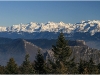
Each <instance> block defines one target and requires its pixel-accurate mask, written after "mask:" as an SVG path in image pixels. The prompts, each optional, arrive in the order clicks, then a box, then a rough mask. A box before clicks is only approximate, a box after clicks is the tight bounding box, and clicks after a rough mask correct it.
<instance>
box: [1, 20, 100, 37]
mask: <svg viewBox="0 0 100 75" xmlns="http://www.w3.org/2000/svg"><path fill="white" fill-rule="evenodd" d="M9 31H11V32H20V31H23V32H29V33H32V32H45V31H48V32H60V31H63V32H64V33H75V32H89V33H91V35H94V34H95V33H96V32H100V20H92V21H90V20H87V21H81V22H80V23H76V24H70V23H69V24H66V23H63V22H59V23H55V22H47V23H34V22H30V23H28V24H22V23H21V24H18V25H13V26H11V27H0V32H9Z"/></svg>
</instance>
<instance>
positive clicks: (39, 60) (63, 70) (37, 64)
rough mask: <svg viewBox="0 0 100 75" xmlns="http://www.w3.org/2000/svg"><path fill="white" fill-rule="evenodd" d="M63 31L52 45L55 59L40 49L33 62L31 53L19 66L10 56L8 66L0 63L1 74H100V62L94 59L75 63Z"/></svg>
mask: <svg viewBox="0 0 100 75" xmlns="http://www.w3.org/2000/svg"><path fill="white" fill-rule="evenodd" d="M66 41H67V40H66V39H65V37H64V35H63V33H62V32H61V33H60V35H59V36H58V39H57V42H56V45H55V46H54V45H53V46H52V51H53V53H54V59H55V60H54V61H52V60H51V59H48V60H47V61H46V60H45V59H44V56H43V54H42V53H41V51H40V50H38V53H37V55H36V59H35V60H34V62H33V63H31V62H30V60H29V54H27V55H26V56H25V59H24V61H23V63H22V64H21V65H20V66H18V65H17V64H16V62H15V60H14V58H10V59H9V61H8V62H7V65H6V66H1V65H0V74H100V64H97V65H95V63H94V62H93V59H92V58H90V60H89V61H88V62H87V61H84V60H82V59H80V62H79V63H75V62H74V59H75V57H73V58H72V59H70V56H71V54H72V50H71V49H70V47H69V46H68V42H66Z"/></svg>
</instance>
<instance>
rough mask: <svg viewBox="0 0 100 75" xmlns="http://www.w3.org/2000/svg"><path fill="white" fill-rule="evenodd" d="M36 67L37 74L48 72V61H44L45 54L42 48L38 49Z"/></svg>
mask: <svg viewBox="0 0 100 75" xmlns="http://www.w3.org/2000/svg"><path fill="white" fill-rule="evenodd" d="M34 63H35V64H34V69H35V73H37V74H46V73H47V69H46V63H45V61H44V56H43V54H41V52H40V50H38V54H37V55H36V60H35V61H34Z"/></svg>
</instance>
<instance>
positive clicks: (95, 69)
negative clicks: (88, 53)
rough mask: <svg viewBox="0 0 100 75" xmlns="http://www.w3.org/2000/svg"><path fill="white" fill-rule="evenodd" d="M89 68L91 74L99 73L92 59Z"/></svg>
mask: <svg viewBox="0 0 100 75" xmlns="http://www.w3.org/2000/svg"><path fill="white" fill-rule="evenodd" d="M87 68H88V73H89V74H97V73H98V70H97V67H96V65H95V63H94V61H93V59H92V58H90V60H89V62H88V66H87Z"/></svg>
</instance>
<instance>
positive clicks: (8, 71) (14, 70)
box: [5, 58, 18, 74]
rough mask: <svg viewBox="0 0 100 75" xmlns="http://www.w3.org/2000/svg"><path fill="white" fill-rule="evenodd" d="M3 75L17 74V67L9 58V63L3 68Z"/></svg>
mask: <svg viewBox="0 0 100 75" xmlns="http://www.w3.org/2000/svg"><path fill="white" fill-rule="evenodd" d="M5 73H6V74H17V73H18V66H17V64H16V63H15V61H14V59H13V58H10V59H9V62H7V66H6V67H5Z"/></svg>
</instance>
